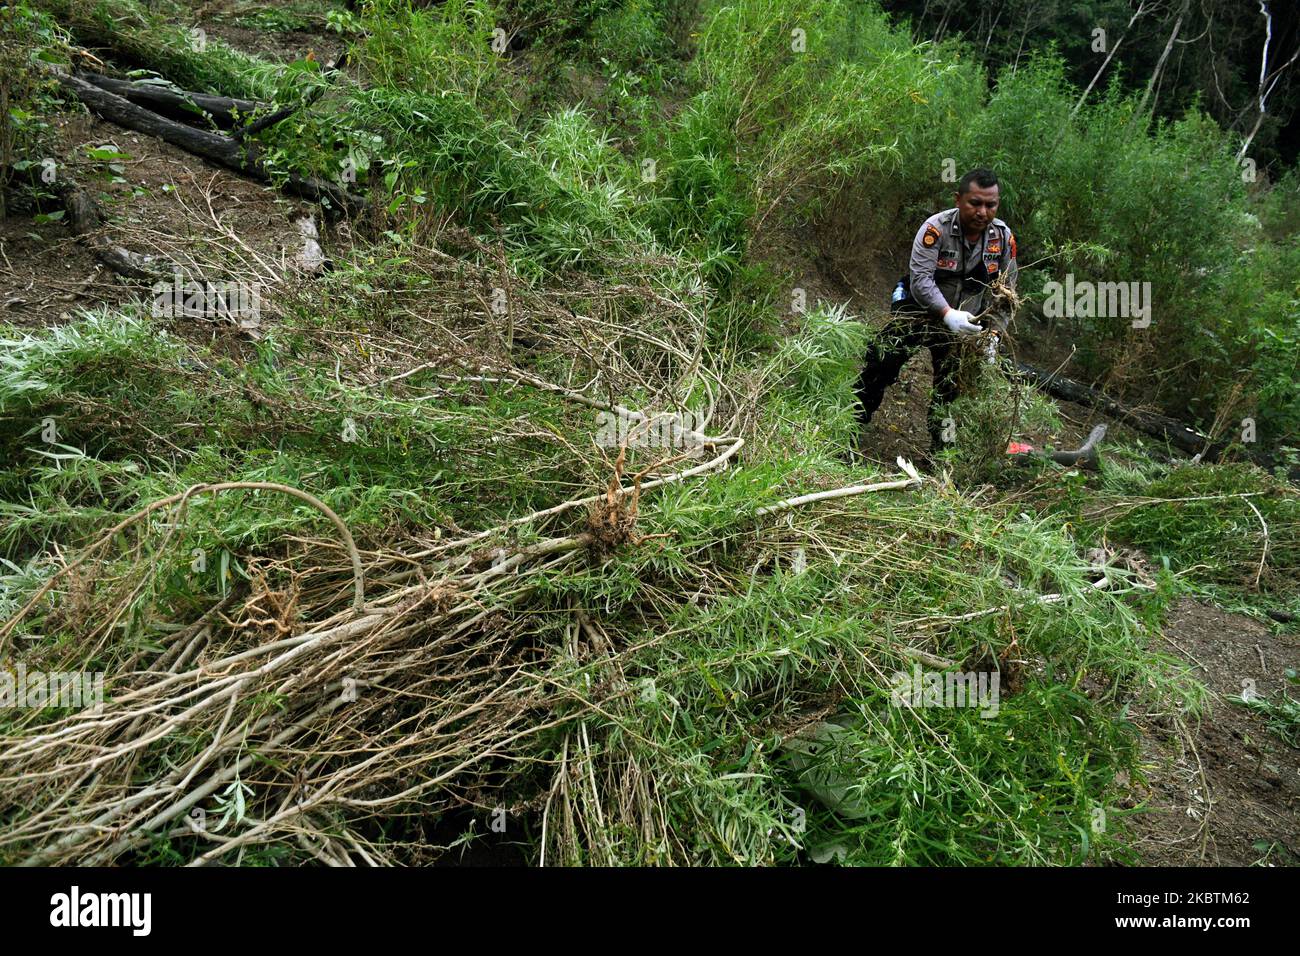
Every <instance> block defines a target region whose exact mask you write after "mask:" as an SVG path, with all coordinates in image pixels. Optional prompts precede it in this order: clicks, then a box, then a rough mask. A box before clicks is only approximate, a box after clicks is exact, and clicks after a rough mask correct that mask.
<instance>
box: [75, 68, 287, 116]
mask: <svg viewBox="0 0 1300 956" xmlns="http://www.w3.org/2000/svg"><path fill="white" fill-rule="evenodd" d="M77 75H78V76H79V77H80V78H81V79H84V80H86V81H87V82H90V83H93V84H94V85H95V86H97V87H99V88H100V89H101V90H107V91H108V92H109V93H115V94H117V95H118V96H120V97H122V98H124V99H126V100H129V101H130V102H132V103H134V104H136V105H137V106H143V107H146V108H147V109H150V110H152V111H153V112H155V113H159V114H162V115H163V116H167V117H170V118H172V119H176V120H179V121H181V122H186V123H188V122H193V121H194V120H195V119H199V118H202V117H203V116H204V115H205V114H206V115H208V116H210V117H211V118H212V122H213V123H215V124H216V125H217V126H220V127H221V128H222V129H233V128H235V127H236V126H238V125H240V124H241V123H243V122H244V121H246V120H247V119H248V118H249V117H251V116H254V115H261V114H264V113H266V112H268V111H270V110H272V109H273V108H274V107H273V105H272V104H269V103H259V102H258V101H257V100H244V99H239V98H237V97H233V96H212V95H210V94H207V93H192V92H189V91H188V90H177V89H175V88H169V87H167V86H163V85H160V84H158V83H150V82H147V81H145V82H139V81H133V80H118V79H114V78H113V77H111V76H104V75H103V74H101V73H89V72H87V73H79V74H77Z"/></svg>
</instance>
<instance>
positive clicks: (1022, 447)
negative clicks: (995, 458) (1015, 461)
mask: <svg viewBox="0 0 1300 956" xmlns="http://www.w3.org/2000/svg"><path fill="white" fill-rule="evenodd" d="M1033 450H1034V446H1033V445H1026V444H1025V443H1024V442H1022V441H1013V442H1011V443H1010V444H1009V445H1007V454H1008V455H1025V454H1028V453H1029V452H1031V451H1033Z"/></svg>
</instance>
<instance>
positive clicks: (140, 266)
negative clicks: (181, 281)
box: [57, 180, 163, 282]
mask: <svg viewBox="0 0 1300 956" xmlns="http://www.w3.org/2000/svg"><path fill="white" fill-rule="evenodd" d="M57 192H58V195H59V198H60V200H61V201H62V202H63V208H64V209H65V210H66V211H67V216H68V219H67V222H68V228H69V229H70V230H71V231H72V234H73V235H74V236H76V237H77V239H79V240H80V241H81V242H82V244H84V245H85V246H86V247H87V248H89V249H90V251H91V253H92V254H93V255H94V257H95V260H96V261H97V262H99V263H100V265H102V266H104V267H105V268H106V269H108V270H109V271H110V272H115V273H117V274H118V275H120V276H122V277H123V278H126V279H132V280H134V281H136V282H154V281H156V280H157V279H158V278H159V277H160V276H161V275H162V274H163V269H162V268H161V267H154V266H153V265H152V264H151V263H150V262H149V260H148V259H146V258H144V257H143V256H140V255H137V254H136V253H134V252H131V251H129V250H127V249H125V248H123V247H122V246H115V245H113V243H111V242H109V240H108V239H107V238H106V237H105V236H104V235H103V234H102V233H101V232H100V227H101V226H102V225H103V219H102V217H101V216H100V215H99V206H98V204H97V203H96V202H95V200H94V199H93V198H91V195H90V192H89V191H88V190H85V189H82V188H81V187H80V186H78V185H77V184H76V183H74V182H72V181H71V180H64V181H63V182H62V183H61V184H60V186H59V188H58V190H57Z"/></svg>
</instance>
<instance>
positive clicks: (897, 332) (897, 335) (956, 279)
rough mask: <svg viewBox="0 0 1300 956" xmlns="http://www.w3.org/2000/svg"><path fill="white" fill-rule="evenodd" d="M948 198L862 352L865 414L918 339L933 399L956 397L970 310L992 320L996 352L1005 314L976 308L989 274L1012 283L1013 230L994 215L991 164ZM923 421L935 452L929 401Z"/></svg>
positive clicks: (972, 321) (973, 330)
mask: <svg viewBox="0 0 1300 956" xmlns="http://www.w3.org/2000/svg"><path fill="white" fill-rule="evenodd" d="M955 198H956V202H957V205H956V206H954V207H953V208H952V209H945V210H944V211H943V212H939V213H935V214H934V215H933V216H931V217H930V218H929V219H927V220H926V221H925V222H924V223H922V224H921V228H920V229H918V230H917V233H916V238H915V239H914V240H913V241H912V258H911V262H910V266H909V270H908V274H907V275H905V276H904V277H903V278H902V279H900V280H899V283H898V285H897V287H895V289H894V295H893V301H892V303H891V305H890V311H891V312H892V313H894V316H895V317H894V318H893V319H891V320H890V321H889V323H888V324H886V326H885V327H884V328H883V329H882V330H881V332H880V336H879V339H878V341H877V344H876V349H875V354H874V355H869V356H868V358H867V363H866V365H865V367H864V368H863V370H862V376H861V378H860V379H859V380H858V399H859V401H861V403H862V408H863V412H864V414H865V416H866V417H865V419H864V420H865V421H870V420H871V416H872V415H873V414H875V411H876V409H877V408H879V407H880V401H881V399H882V398H883V397H884V395H885V389H886V388H888V387H889V386H890V385H892V384H893V383H894V382H895V381H896V380H897V379H898V373H899V371H900V370H901V369H902V367H903V365H904V364H905V363H906V362H907V360H908V359H909V358H910V357H911V356H912V353H913V352H915V351H916V349H918V348H920V347H922V346H924V347H926V348H928V349H929V350H930V359H931V362H932V364H933V366H934V391H935V398H936V399H937V402H936V404H942V403H946V402H950V401H952V400H953V399H954V398H956V397H957V384H956V381H955V376H956V372H957V365H958V358H959V354H960V353H959V348H960V345H961V343H962V341H963V340H965V339H968V338H972V337H974V336H977V335H979V334H980V333H982V332H983V331H984V326H983V325H980V324H979V323H978V321H977V317H978V318H979V319H980V320H985V319H987V320H990V321H992V323H993V324H994V325H996V327H997V332H995V333H994V334H992V335H991V336H989V341H988V343H987V345H986V347H985V348H986V353H985V354H986V355H987V356H988V360H989V361H990V362H992V361H993V360H994V358H995V357H996V354H997V334H998V333H1001V332H1005V331H1006V327H1007V321H1008V317H1007V316H1005V315H1000V314H992V313H989V314H986V315H980V313H981V312H982V311H984V308H985V299H986V290H987V289H988V286H989V285H990V284H991V283H992V282H993V280H994V279H996V278H998V277H999V276H1002V277H1004V281H1005V282H1006V284H1008V285H1010V286H1011V287H1012V288H1014V287H1015V282H1016V272H1017V269H1016V238H1015V236H1013V235H1012V234H1011V230H1010V229H1009V228H1008V227H1007V224H1006V223H1005V222H1003V221H1002V220H1001V219H998V218H997V211H998V178H997V176H995V175H994V174H993V173H992V172H991V171H990V170H987V169H974V170H971V171H970V172H969V173H967V174H966V175H965V176H963V177H962V178H961V182H959V183H958V184H957V192H956V194H955ZM929 429H930V450H931V454H934V453H935V452H937V451H938V450H939V449H940V448H942V447H943V445H942V441H941V433H942V430H943V429H942V424H941V423H940V422H939V421H937V420H936V419H935V418H934V416H933V408H931V415H930V421H929Z"/></svg>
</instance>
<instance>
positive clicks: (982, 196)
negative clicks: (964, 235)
mask: <svg viewBox="0 0 1300 956" xmlns="http://www.w3.org/2000/svg"><path fill="white" fill-rule="evenodd" d="M957 212H958V215H960V216H961V227H962V229H963V230H964V231H965V232H979V231H982V230H984V229H987V228H988V226H989V223H991V222H992V221H993V217H994V216H996V215H997V214H998V187H997V186H989V187H987V188H985V187H983V186H980V185H979V184H978V183H971V184H970V191H969V192H964V193H958V194H957Z"/></svg>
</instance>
